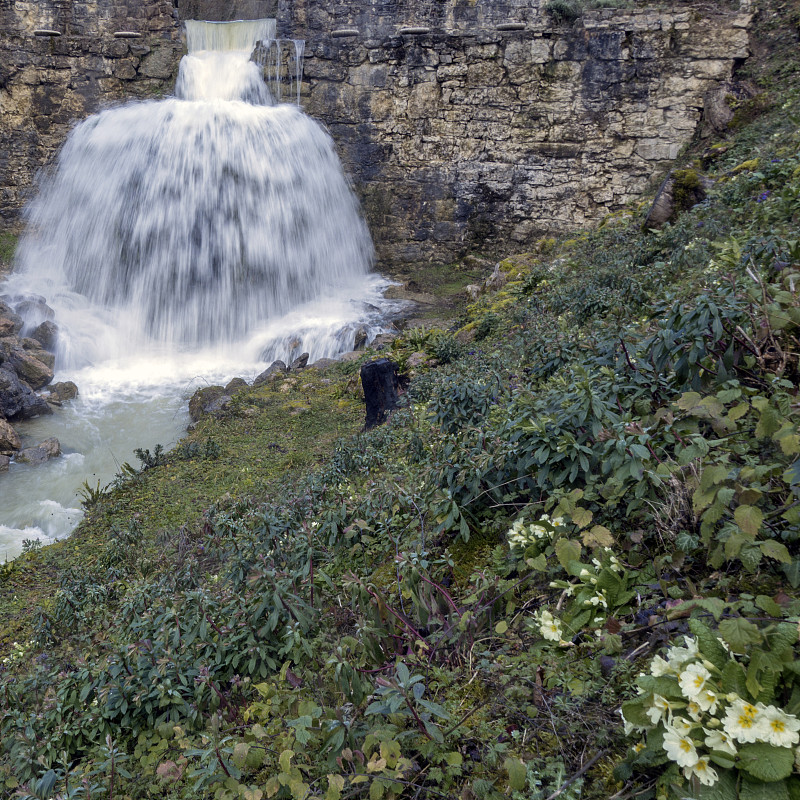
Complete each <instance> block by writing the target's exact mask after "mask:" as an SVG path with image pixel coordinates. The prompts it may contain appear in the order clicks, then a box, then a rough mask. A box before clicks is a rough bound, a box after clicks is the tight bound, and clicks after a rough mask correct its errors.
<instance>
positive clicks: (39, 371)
mask: <svg viewBox="0 0 800 800" xmlns="http://www.w3.org/2000/svg"><path fill="white" fill-rule="evenodd" d="M24 341H30V342H32V341H34V340H33V339H26V340H24ZM36 345H37V347H39V348H41V346H40V345H39V343H38V342H36ZM34 352H35V351H34ZM42 352H44V351H42ZM48 355H50V356H51V355H52V354H50V353H48ZM5 362H6V365H7V366H10V367H11V368H12V369H13V370H14V372H16V373H17V375H18V376H19V377H20V378H21V379H22V380H23V381H25V383H27V384H28V386H30V387H31V389H41V388H42V387H44V386H47V384H48V383H50V381H52V380H53V369H52V367H49V366H47V364H45V363H43V362H42V361H40V360H39V359H38V358H37V357H36V355H34V353H32V352H29V351H27V350H26V349H25V348H24V346H16V347H14V346H12V347H10V348H9V350H8V352H7V356H6V359H5Z"/></svg>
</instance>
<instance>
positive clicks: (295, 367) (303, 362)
mask: <svg viewBox="0 0 800 800" xmlns="http://www.w3.org/2000/svg"><path fill="white" fill-rule="evenodd" d="M307 366H308V353H303V354H302V355H299V356H298V357H297V358H296V359H295V360H294V361H292V363H291V364H289V372H300V370H301V369H305V368H306V367H307Z"/></svg>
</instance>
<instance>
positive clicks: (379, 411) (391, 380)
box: [361, 358, 401, 430]
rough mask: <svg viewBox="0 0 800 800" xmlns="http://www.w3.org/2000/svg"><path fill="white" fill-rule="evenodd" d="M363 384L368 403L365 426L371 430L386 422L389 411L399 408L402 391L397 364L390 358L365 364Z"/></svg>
mask: <svg viewBox="0 0 800 800" xmlns="http://www.w3.org/2000/svg"><path fill="white" fill-rule="evenodd" d="M361 386H362V387H363V389H364V401H365V402H366V404H367V416H366V420H365V422H364V428H365V429H366V430H369V429H370V428H374V427H375V426H376V425H381V424H382V423H383V422H385V421H386V418H387V417H388V415H389V412H390V411H392V410H394V409H395V408H397V403H398V400H399V398H400V391H401V386H400V378H399V376H398V374H397V364H395V363H394V362H393V361H389V359H388V358H379V359H378V360H377V361H369V362H368V363H366V364H364V366H362V367H361Z"/></svg>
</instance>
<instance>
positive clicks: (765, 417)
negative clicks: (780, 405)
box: [756, 406, 782, 439]
mask: <svg viewBox="0 0 800 800" xmlns="http://www.w3.org/2000/svg"><path fill="white" fill-rule="evenodd" d="M781 419H782V418H781V415H780V412H779V411H778V410H777V409H776V408H772V407H771V406H770V407H768V408H765V409H764V410H763V411H762V412H761V416H760V417H759V420H758V425H756V436H757V437H758V438H759V439H764V438H766V437H767V436H772V434H773V433H775V431H777V430H778V429H779V428H780V427H781Z"/></svg>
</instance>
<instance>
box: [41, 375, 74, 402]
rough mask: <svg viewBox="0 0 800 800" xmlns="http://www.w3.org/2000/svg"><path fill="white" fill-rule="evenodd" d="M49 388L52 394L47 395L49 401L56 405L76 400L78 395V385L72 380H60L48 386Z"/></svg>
mask: <svg viewBox="0 0 800 800" xmlns="http://www.w3.org/2000/svg"><path fill="white" fill-rule="evenodd" d="M48 389H49V390H50V394H49V395H47V402H48V403H52V404H53V405H56V406H60V405H61V404H62V403H66V402H67V401H68V400H74V399H75V398H76V397H77V396H78V387H77V386H76V385H75V384H74V383H73V382H72V381H59V382H58V383H54V384H53V385H52V386H48Z"/></svg>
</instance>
